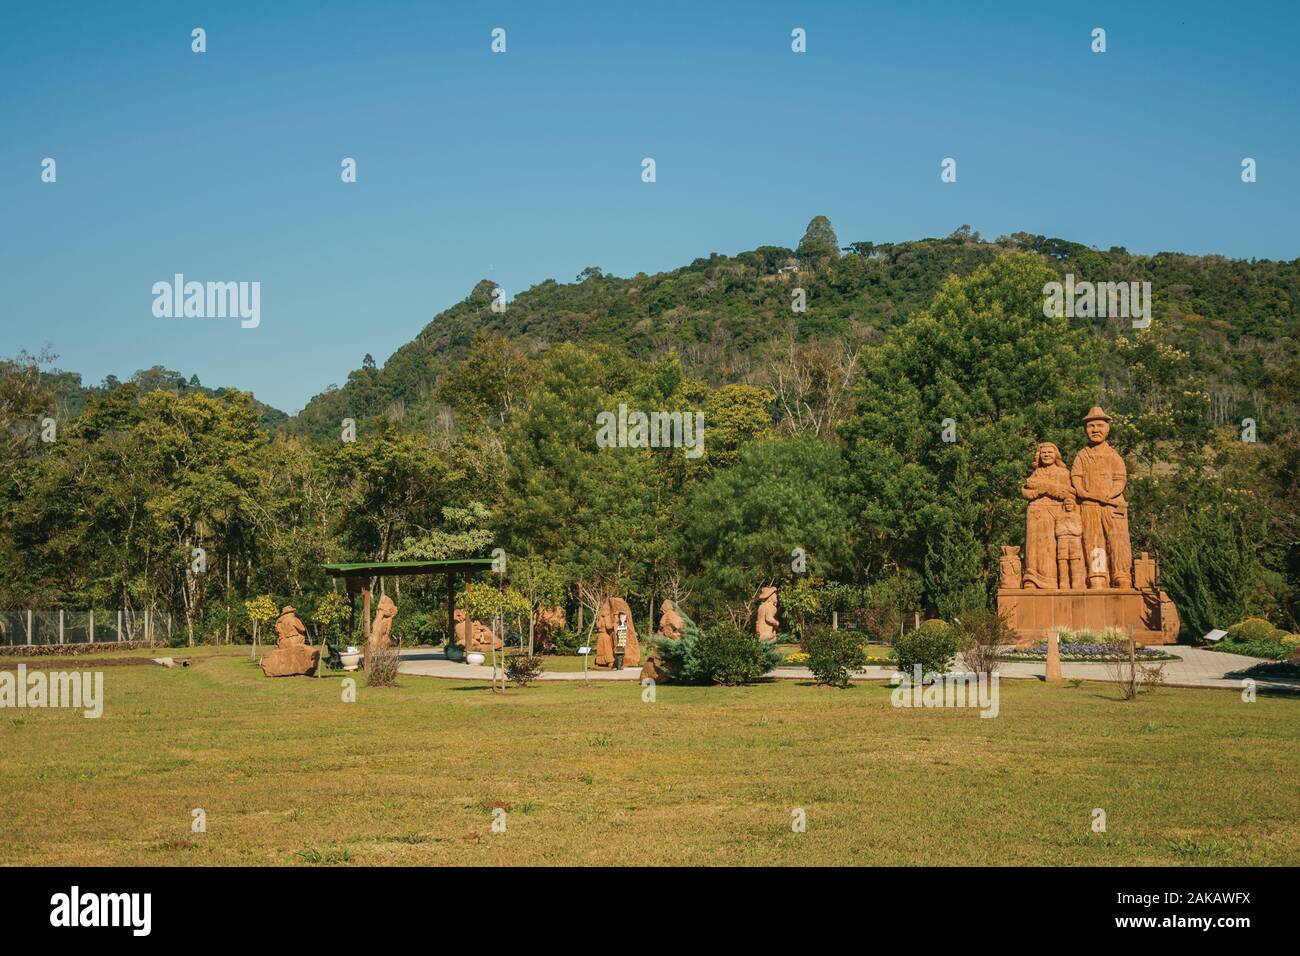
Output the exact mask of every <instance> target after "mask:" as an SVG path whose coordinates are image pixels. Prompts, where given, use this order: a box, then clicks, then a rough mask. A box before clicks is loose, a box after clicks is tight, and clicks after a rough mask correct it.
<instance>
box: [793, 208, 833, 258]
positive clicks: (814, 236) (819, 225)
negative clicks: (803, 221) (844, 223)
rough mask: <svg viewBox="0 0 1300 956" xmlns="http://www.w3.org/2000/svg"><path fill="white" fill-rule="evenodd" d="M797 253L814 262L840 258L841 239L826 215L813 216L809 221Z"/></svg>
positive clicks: (800, 256) (796, 250)
mask: <svg viewBox="0 0 1300 956" xmlns="http://www.w3.org/2000/svg"><path fill="white" fill-rule="evenodd" d="M795 255H796V256H798V257H799V258H800V259H803V260H805V261H810V262H814V263H820V262H825V261H828V260H831V259H838V258H839V256H840V240H839V238H838V237H837V236H836V235H835V230H834V229H833V228H832V227H831V221H830V220H829V219H827V218H826V217H825V216H813V217H812V219H811V220H810V221H809V222H808V228H807V229H805V230H804V234H803V238H802V239H800V240H799V247H798V248H797V249H795Z"/></svg>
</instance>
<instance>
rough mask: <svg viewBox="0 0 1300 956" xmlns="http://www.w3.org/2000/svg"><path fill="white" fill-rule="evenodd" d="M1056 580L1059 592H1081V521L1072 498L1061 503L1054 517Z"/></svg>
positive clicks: (1082, 576) (1082, 579) (1082, 582)
mask: <svg viewBox="0 0 1300 956" xmlns="http://www.w3.org/2000/svg"><path fill="white" fill-rule="evenodd" d="M1056 579H1057V584H1058V586H1059V587H1060V588H1061V590H1076V591H1077V590H1082V588H1083V586H1084V580H1085V579H1084V571H1083V519H1082V518H1080V516H1079V506H1078V504H1077V503H1076V502H1075V500H1074V498H1073V497H1069V498H1066V499H1065V500H1064V501H1063V502H1061V513H1060V514H1058V515H1057V516H1056Z"/></svg>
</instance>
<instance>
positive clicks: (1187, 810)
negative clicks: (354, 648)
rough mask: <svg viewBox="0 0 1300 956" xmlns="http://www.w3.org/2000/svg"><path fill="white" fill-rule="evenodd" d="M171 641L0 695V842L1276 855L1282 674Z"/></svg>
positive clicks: (1292, 738)
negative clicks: (1243, 692)
mask: <svg viewBox="0 0 1300 956" xmlns="http://www.w3.org/2000/svg"><path fill="white" fill-rule="evenodd" d="M154 653H157V652H154ZM171 653H173V655H175V656H189V655H192V660H193V664H192V666H190V667H188V668H183V669H182V668H174V669H171V670H167V669H164V668H161V667H156V666H153V665H147V664H146V665H134V666H128V665H119V666H113V667H104V668H103V669H104V690H105V697H106V703H105V709H104V716H103V717H102V718H100V719H98V720H88V719H85V718H83V717H82V716H81V715H80V712H75V713H74V712H69V711H58V710H13V709H6V710H3V711H0V744H2V746H0V799H3V804H4V813H3V815H0V863H5V864H114V863H122V864H233V863H244V864H263V863H266V864H304V865H305V864H337V865H348V864H452V863H454V864H566V863H610V864H619V863H627V864H664V863H675V864H688V865H702V864H711V863H740V864H746V863H753V864H758V863H770V864H853V863H871V864H968V863H969V864H1034V863H1045V864H1064V863H1069V864H1102V865H1106V864H1136V865H1141V864H1156V863H1188V864H1296V863H1300V822H1298V821H1300V785H1298V784H1300V700H1297V699H1294V698H1280V697H1261V698H1260V699H1259V700H1258V701H1257V702H1255V703H1252V704H1247V703H1243V702H1242V701H1241V699H1240V696H1239V694H1238V693H1236V692H1232V691H1217V690H1178V689H1164V690H1160V691H1158V692H1157V693H1156V694H1154V695H1151V696H1143V697H1142V698H1141V699H1140V700H1139V701H1138V702H1136V703H1124V702H1121V701H1120V700H1119V699H1118V692H1117V690H1116V689H1115V688H1113V687H1111V686H1106V685H1101V684H1084V685H1082V686H1080V687H1077V688H1072V687H1070V686H1068V685H1063V686H1055V687H1053V686H1047V685H1043V684H1038V683H1033V682H1022V681H1005V682H1003V684H1002V687H1001V690H1002V698H1001V715H1000V716H999V717H997V718H996V719H991V720H988V719H981V718H980V717H979V715H978V712H977V711H974V710H907V709H896V708H893V707H891V706H890V690H889V688H887V687H885V686H884V685H882V684H864V685H860V686H855V687H853V688H852V689H850V690H847V691H835V690H828V689H822V688H816V687H812V686H808V685H805V684H803V683H801V682H797V681H777V682H771V683H766V684H761V685H758V686H754V687H746V688H720V687H719V688H693V687H673V686H661V687H659V688H657V693H658V699H657V701H656V702H654V703H644V702H642V700H641V693H642V688H641V687H640V686H638V685H637V684H636V683H632V682H628V683H613V684H593V685H592V686H590V687H583V686H581V684H572V683H567V682H565V683H559V682H556V683H550V684H547V683H543V684H538V685H534V686H533V687H531V688H528V689H525V690H515V689H512V690H511V691H510V692H509V693H508V694H506V695H504V696H494V695H493V694H492V693H491V692H490V691H489V690H488V689H487V688H486V686H484V685H481V684H477V683H473V684H471V683H468V682H458V681H445V680H438V679H433V678H420V677H403V678H402V679H401V685H400V686H399V687H397V688H388V689H381V688H373V689H372V688H367V687H365V686H364V675H358V676H359V677H360V679H359V680H358V681H357V684H358V686H357V700H356V702H355V703H344V702H342V700H341V694H340V685H341V680H342V676H341V675H338V674H337V673H333V674H331V676H329V677H328V678H325V679H322V680H310V679H306V678H280V679H268V678H265V677H263V676H262V674H261V672H260V671H259V670H258V669H257V668H256V666H255V665H254V664H252V663H251V662H250V661H249V660H248V651H247V648H243V649H240V648H231V649H226V648H222V649H219V650H216V649H210V648H204V649H196V650H194V651H188V650H186V649H178V650H176V651H173V652H171ZM139 656H140V655H138V654H136V655H116V656H115V657H118V658H129V657H139ZM13 663H15V662H14V661H13V660H12V659H9V660H7V661H6V660H0V666H12V665H13ZM41 663H43V664H45V665H49V664H54V665H55V666H56V667H57V668H59V669H65V668H66V669H73V668H81V667H86V668H91V669H93V668H95V667H98V666H99V665H97V664H95V663H93V662H92V661H90V660H78V659H62V660H56V661H51V660H50V659H45V660H44V661H42V662H41ZM494 803H500V804H504V805H506V806H507V807H508V813H507V816H506V824H507V826H506V832H505V833H494V832H492V827H491V822H492V817H491V808H492V805H493V804H494ZM1094 807H1100V808H1103V809H1104V810H1105V811H1106V814H1107V830H1106V832H1105V833H1094V832H1092V829H1091V822H1092V817H1091V814H1092V810H1093V808H1094ZM194 808H202V809H203V810H205V811H206V815H207V832H206V833H197V834H196V833H192V832H191V830H190V822H191V810H192V809H194ZM794 808H802V809H803V810H805V811H806V813H807V831H806V832H804V833H792V832H791V826H790V821H791V811H792V809H794Z"/></svg>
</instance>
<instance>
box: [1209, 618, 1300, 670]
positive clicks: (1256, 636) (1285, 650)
mask: <svg viewBox="0 0 1300 956" xmlns="http://www.w3.org/2000/svg"><path fill="white" fill-rule="evenodd" d="M1293 638H1295V635H1293V634H1288V633H1287V632H1286V631H1284V630H1282V629H1281V628H1280V627H1277V626H1275V625H1273V624H1272V623H1270V622H1269V621H1266V620H1264V619H1263V618H1261V617H1248V618H1246V620H1244V621H1241V622H1239V623H1237V624H1234V625H1232V627H1230V628H1228V635H1227V636H1226V637H1225V638H1224V639H1223V640H1221V641H1219V643H1218V644H1217V645H1215V650H1218V651H1225V652H1227V653H1229V654H1244V655H1246V656H1247V657H1263V658H1266V659H1268V660H1277V661H1280V660H1285V659H1286V658H1287V657H1289V656H1290V654H1291V649H1292V648H1293V647H1294V646H1295V643H1294V641H1293V640H1292V639H1293Z"/></svg>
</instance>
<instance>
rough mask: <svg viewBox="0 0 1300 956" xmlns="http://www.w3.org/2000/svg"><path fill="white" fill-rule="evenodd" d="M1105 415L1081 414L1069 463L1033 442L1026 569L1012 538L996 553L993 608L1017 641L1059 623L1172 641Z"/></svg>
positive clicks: (1173, 618) (1167, 604)
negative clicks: (1136, 535) (1083, 439)
mask: <svg viewBox="0 0 1300 956" xmlns="http://www.w3.org/2000/svg"><path fill="white" fill-rule="evenodd" d="M1110 422H1111V417H1110V416H1109V415H1107V414H1106V413H1105V412H1104V411H1102V409H1101V408H1100V407H1099V406H1094V407H1093V408H1092V409H1091V410H1090V411H1089V412H1088V414H1087V415H1086V416H1084V430H1085V432H1086V433H1087V436H1088V445H1087V447H1085V448H1084V449H1083V450H1081V451H1080V452H1079V453H1078V455H1076V456H1075V459H1074V465H1073V467H1072V468H1071V469H1070V470H1069V471H1066V469H1065V465H1064V463H1063V461H1062V458H1061V452H1060V449H1058V448H1057V447H1056V445H1054V444H1052V443H1051V442H1042V443H1040V444H1039V445H1038V446H1037V448H1036V449H1035V452H1034V468H1033V472H1032V473H1031V474H1030V476H1029V477H1028V478H1027V479H1026V480H1025V483H1024V484H1023V485H1022V486H1021V489H1020V494H1021V496H1022V497H1023V498H1024V499H1025V500H1026V501H1028V502H1029V507H1028V508H1027V509H1026V514H1025V549H1024V560H1023V568H1021V567H1020V565H1021V563H1022V562H1021V560H1020V556H1019V555H1018V554H1017V553H1016V548H1015V547H1014V546H1006V547H1003V548H1002V556H1001V557H1000V558H999V560H998V577H999V589H998V612H999V613H1000V614H1003V615H1004V616H1005V617H1006V618H1007V620H1008V621H1009V622H1010V624H1011V626H1012V628H1013V629H1015V631H1016V632H1017V633H1018V634H1019V638H1020V640H1021V641H1026V642H1033V641H1037V640H1041V639H1045V638H1046V637H1047V636H1048V634H1050V633H1055V632H1057V631H1059V630H1060V629H1061V628H1070V629H1072V630H1091V631H1101V630H1105V629H1106V628H1108V627H1117V628H1120V629H1121V630H1124V631H1131V632H1132V634H1133V637H1134V639H1135V640H1136V641H1138V642H1139V643H1142V644H1173V643H1175V642H1176V641H1177V640H1178V631H1179V627H1180V622H1179V615H1178V609H1177V608H1176V607H1175V606H1174V602H1173V601H1172V600H1170V598H1169V595H1168V594H1166V593H1165V592H1164V591H1161V590H1160V587H1159V584H1158V575H1157V568H1156V562H1155V561H1153V560H1152V559H1151V558H1150V556H1149V555H1147V554H1146V552H1143V554H1142V556H1141V558H1139V559H1138V560H1137V561H1134V560H1133V559H1132V552H1131V550H1130V548H1131V545H1130V543H1129V531H1128V504H1127V502H1126V501H1125V500H1124V487H1125V485H1126V483H1127V480H1128V479H1127V471H1126V469H1125V467H1124V460H1123V459H1122V458H1121V457H1120V455H1119V452H1117V451H1116V450H1115V449H1114V448H1112V447H1111V446H1110V444H1109V443H1108V442H1107V438H1108V437H1109V435H1110Z"/></svg>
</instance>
